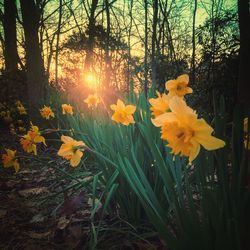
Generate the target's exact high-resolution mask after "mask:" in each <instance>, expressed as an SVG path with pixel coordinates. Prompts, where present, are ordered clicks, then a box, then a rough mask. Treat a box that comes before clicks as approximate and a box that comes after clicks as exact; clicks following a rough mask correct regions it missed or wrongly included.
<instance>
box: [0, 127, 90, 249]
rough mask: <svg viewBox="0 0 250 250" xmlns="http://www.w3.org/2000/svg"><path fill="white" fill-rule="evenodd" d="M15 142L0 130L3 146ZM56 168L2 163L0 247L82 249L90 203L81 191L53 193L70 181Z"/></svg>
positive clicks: (33, 164) (85, 236)
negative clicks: (68, 194)
mask: <svg viewBox="0 0 250 250" xmlns="http://www.w3.org/2000/svg"><path fill="white" fill-rule="evenodd" d="M13 143H14V144H15V143H16V144H17V142H14V141H13V139H12V138H11V136H10V135H9V134H8V133H7V132H5V131H1V133H0V145H1V148H13V147H14V145H13ZM15 146H17V147H18V145H15ZM48 153H49V152H48ZM55 171H56V170H55V169H53V168H48V167H47V166H42V165H41V164H37V163H34V162H29V161H27V162H22V163H21V170H20V171H19V172H18V173H14V169H12V168H11V169H4V168H2V167H1V169H0V249H1V250H7V249H25V250H31V249H36V250H41V249H49V250H50V249H51V250H53V249H83V246H84V242H85V241H86V239H87V237H88V230H89V225H88V224H89V221H90V219H89V217H90V212H89V211H90V209H89V205H88V203H87V200H86V199H85V198H84V197H82V196H81V195H82V194H80V195H79V196H78V197H77V196H75V197H73V198H72V197H71V198H68V197H62V196H61V197H60V198H59V197H58V196H57V195H55V196H54V197H53V194H57V193H58V191H60V189H62V187H65V186H67V185H68V184H70V183H67V182H69V180H65V179H64V178H58V177H60V176H59V175H58V173H55ZM64 195H65V193H64ZM81 198H83V199H81ZM80 199H81V200H80Z"/></svg>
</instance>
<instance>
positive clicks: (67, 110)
mask: <svg viewBox="0 0 250 250" xmlns="http://www.w3.org/2000/svg"><path fill="white" fill-rule="evenodd" d="M62 113H63V114H64V115H65V114H70V115H73V107H72V106H71V105H70V104H62Z"/></svg>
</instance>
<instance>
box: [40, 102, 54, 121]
mask: <svg viewBox="0 0 250 250" xmlns="http://www.w3.org/2000/svg"><path fill="white" fill-rule="evenodd" d="M40 114H41V116H42V117H43V118H45V119H46V120H49V119H50V117H52V118H54V117H55V114H54V112H53V111H52V109H51V108H50V107H47V106H45V105H44V107H43V108H42V109H40Z"/></svg>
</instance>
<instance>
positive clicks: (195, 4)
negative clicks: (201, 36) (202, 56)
mask: <svg viewBox="0 0 250 250" xmlns="http://www.w3.org/2000/svg"><path fill="white" fill-rule="evenodd" d="M196 11H197V0H194V10H193V27H192V28H193V31H192V47H193V48H192V61H191V70H192V75H191V80H192V84H193V85H195V46H196V43H195V22H196Z"/></svg>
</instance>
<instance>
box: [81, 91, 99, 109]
mask: <svg viewBox="0 0 250 250" xmlns="http://www.w3.org/2000/svg"><path fill="white" fill-rule="evenodd" d="M84 102H85V103H86V104H87V105H88V108H91V107H97V105H98V104H99V103H100V98H99V97H98V96H97V94H93V95H88V97H87V98H86V99H85V100H84Z"/></svg>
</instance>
